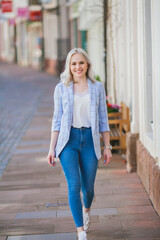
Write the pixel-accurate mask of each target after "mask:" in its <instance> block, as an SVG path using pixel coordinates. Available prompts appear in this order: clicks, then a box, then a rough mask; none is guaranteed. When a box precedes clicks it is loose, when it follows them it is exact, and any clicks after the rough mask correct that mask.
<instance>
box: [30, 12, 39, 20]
mask: <svg viewBox="0 0 160 240" xmlns="http://www.w3.org/2000/svg"><path fill="white" fill-rule="evenodd" d="M29 20H30V21H41V20H42V11H41V10H38V11H31V10H30V12H29Z"/></svg>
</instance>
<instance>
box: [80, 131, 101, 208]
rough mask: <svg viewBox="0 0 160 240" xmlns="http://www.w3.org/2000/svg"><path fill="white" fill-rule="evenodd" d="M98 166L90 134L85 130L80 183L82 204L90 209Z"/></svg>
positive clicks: (81, 154) (81, 152)
mask: <svg viewBox="0 0 160 240" xmlns="http://www.w3.org/2000/svg"><path fill="white" fill-rule="evenodd" d="M97 167H98V159H97V157H96V155H95V150H94V146H93V140H92V134H91V132H90V131H86V132H85V135H84V144H83V145H82V148H81V151H80V176H81V185H82V195H83V205H84V207H85V208H86V210H87V209H88V210H89V209H90V207H91V204H92V201H93V198H94V183H95V178H96V172H97Z"/></svg>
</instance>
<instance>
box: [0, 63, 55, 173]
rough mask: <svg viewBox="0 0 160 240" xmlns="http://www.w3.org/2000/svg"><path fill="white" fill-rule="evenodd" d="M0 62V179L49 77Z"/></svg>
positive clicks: (41, 96)
mask: <svg viewBox="0 0 160 240" xmlns="http://www.w3.org/2000/svg"><path fill="white" fill-rule="evenodd" d="M34 73H35V71H34V70H32V69H28V68H20V67H18V66H17V65H12V64H6V63H3V62H0V176H1V175H2V174H3V171H4V169H5V168H6V166H7V164H8V162H9V160H10V159H11V157H12V154H13V152H14V150H15V149H16V146H17V145H18V143H19V142H20V140H21V137H22V136H23V134H24V133H25V131H26V129H27V127H28V125H29V123H30V121H31V119H32V117H33V115H34V113H35V111H36V109H37V107H38V106H39V104H40V103H41V100H42V98H43V95H44V94H45V91H46V90H47V89H46V84H44V82H45V83H46V82H47V83H48V84H50V86H51V89H53V86H54V84H53V85H51V83H52V82H53V83H54V82H57V79H56V78H55V77H54V78H53V76H51V75H48V74H44V73H42V72H36V75H35V74H34Z"/></svg>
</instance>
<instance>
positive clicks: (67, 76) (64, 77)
mask: <svg viewBox="0 0 160 240" xmlns="http://www.w3.org/2000/svg"><path fill="white" fill-rule="evenodd" d="M76 53H78V54H80V55H81V56H82V57H83V58H84V59H85V61H86V62H87V64H88V69H87V72H86V77H88V78H89V79H90V80H91V81H92V82H93V83H94V82H95V81H96V80H95V79H94V73H93V71H92V64H91V61H90V59H89V57H88V55H87V53H86V52H85V51H84V50H83V49H82V48H74V49H72V50H71V51H70V52H69V53H68V55H67V58H66V63H65V69H64V72H62V73H61V74H60V79H61V82H63V83H64V84H65V85H66V86H68V85H69V83H70V82H73V81H74V80H73V76H72V73H71V71H70V62H71V57H72V56H73V55H74V54H76Z"/></svg>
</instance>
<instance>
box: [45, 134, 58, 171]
mask: <svg viewBox="0 0 160 240" xmlns="http://www.w3.org/2000/svg"><path fill="white" fill-rule="evenodd" d="M58 135H59V132H58V131H54V132H51V141H50V148H49V153H48V156H47V159H48V163H49V165H51V166H55V165H56V162H55V161H54V158H55V148H56V144H57V139H58Z"/></svg>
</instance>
